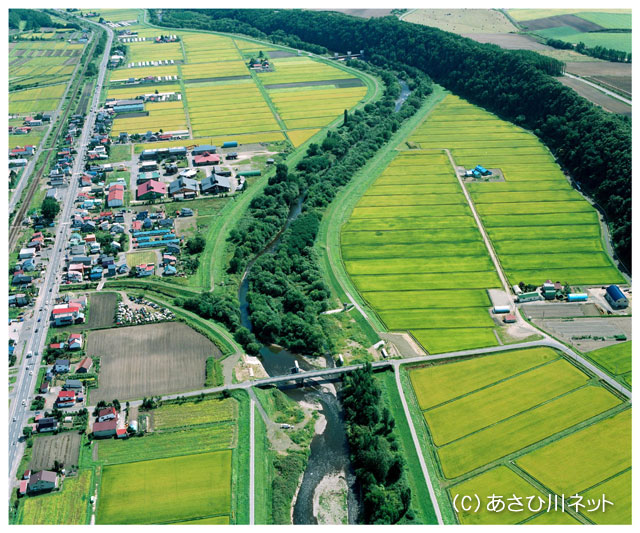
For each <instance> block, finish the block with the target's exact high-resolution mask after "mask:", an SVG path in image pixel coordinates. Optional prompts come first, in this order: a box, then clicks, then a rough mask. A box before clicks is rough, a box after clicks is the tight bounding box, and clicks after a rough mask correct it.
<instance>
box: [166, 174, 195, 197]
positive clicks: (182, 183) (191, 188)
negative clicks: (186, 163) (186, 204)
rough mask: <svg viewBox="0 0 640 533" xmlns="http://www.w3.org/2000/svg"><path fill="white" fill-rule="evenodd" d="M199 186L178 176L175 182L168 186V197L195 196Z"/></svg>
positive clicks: (188, 179)
mask: <svg viewBox="0 0 640 533" xmlns="http://www.w3.org/2000/svg"><path fill="white" fill-rule="evenodd" d="M199 185H200V184H199V183H198V182H197V181H196V180H193V179H190V178H185V177H184V176H180V177H179V178H178V179H177V180H174V181H172V182H171V183H170V184H169V196H176V195H184V196H185V197H187V196H196V195H197V194H198V189H199Z"/></svg>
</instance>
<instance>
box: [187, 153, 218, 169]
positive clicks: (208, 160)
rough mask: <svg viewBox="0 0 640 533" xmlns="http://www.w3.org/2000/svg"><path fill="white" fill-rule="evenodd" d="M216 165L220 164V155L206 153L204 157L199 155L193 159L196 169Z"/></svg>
mask: <svg viewBox="0 0 640 533" xmlns="http://www.w3.org/2000/svg"><path fill="white" fill-rule="evenodd" d="M216 163H220V156H219V155H218V154H210V153H208V152H205V153H204V154H203V155H197V156H195V157H194V158H193V164H194V165H195V166H196V167H202V166H206V165H215V164H216Z"/></svg>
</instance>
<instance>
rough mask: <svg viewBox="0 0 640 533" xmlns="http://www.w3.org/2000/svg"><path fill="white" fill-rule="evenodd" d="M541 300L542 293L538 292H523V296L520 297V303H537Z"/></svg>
mask: <svg viewBox="0 0 640 533" xmlns="http://www.w3.org/2000/svg"><path fill="white" fill-rule="evenodd" d="M540 299H541V298H540V293H539V292H537V291H534V292H523V293H522V294H519V295H518V302H535V301H537V300H540Z"/></svg>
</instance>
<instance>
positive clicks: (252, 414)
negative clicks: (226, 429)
mask: <svg viewBox="0 0 640 533" xmlns="http://www.w3.org/2000/svg"><path fill="white" fill-rule="evenodd" d="M255 494H256V402H255V400H254V399H253V398H250V402H249V525H250V526H252V525H254V524H255V522H256V502H255Z"/></svg>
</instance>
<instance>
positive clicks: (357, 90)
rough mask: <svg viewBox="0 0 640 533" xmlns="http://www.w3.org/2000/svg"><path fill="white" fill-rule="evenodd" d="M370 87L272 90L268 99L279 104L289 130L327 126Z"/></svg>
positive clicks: (279, 110)
mask: <svg viewBox="0 0 640 533" xmlns="http://www.w3.org/2000/svg"><path fill="white" fill-rule="evenodd" d="M366 93H367V88H366V87H364V86H362V87H348V88H341V89H339V88H335V87H334V86H321V85H320V86H311V87H296V88H293V89H292V88H288V89H273V90H270V91H269V98H271V101H272V102H273V103H274V105H275V106H276V109H277V110H278V114H279V115H280V117H281V118H282V120H284V123H285V125H286V127H287V129H295V128H314V127H322V126H326V125H327V124H328V123H329V122H331V121H332V120H334V119H335V118H336V117H339V116H340V115H341V114H342V113H343V112H344V110H345V109H349V108H351V107H353V106H354V105H356V104H357V103H358V102H360V101H361V100H362V98H363V97H364V96H365V94H366Z"/></svg>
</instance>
